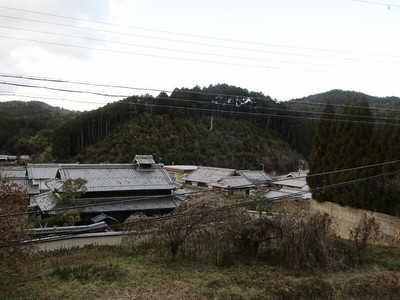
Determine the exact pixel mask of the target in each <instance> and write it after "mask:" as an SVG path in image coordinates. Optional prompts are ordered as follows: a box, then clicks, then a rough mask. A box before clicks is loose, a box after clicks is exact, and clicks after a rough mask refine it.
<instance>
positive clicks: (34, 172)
mask: <svg viewBox="0 0 400 300" xmlns="http://www.w3.org/2000/svg"><path fill="white" fill-rule="evenodd" d="M26 169H27V171H28V178H29V179H50V178H55V177H56V173H57V170H58V164H28V165H27V167H26Z"/></svg>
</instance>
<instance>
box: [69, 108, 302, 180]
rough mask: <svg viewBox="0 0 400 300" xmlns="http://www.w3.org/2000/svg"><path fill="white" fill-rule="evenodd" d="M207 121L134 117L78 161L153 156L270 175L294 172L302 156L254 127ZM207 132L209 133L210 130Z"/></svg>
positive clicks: (247, 124) (180, 162)
mask: <svg viewBox="0 0 400 300" xmlns="http://www.w3.org/2000/svg"><path fill="white" fill-rule="evenodd" d="M212 122H213V126H212V129H211V126H210V124H211V117H196V118H195V117H193V118H182V117H171V116H169V115H151V116H146V115H142V116H136V117H134V118H132V119H131V120H130V121H127V122H123V123H121V124H120V125H118V126H116V127H115V128H114V130H112V131H111V132H109V133H108V134H107V135H106V136H105V137H104V138H102V139H101V140H100V141H98V142H97V143H94V144H93V145H90V146H88V147H86V148H85V149H83V151H81V152H80V153H79V154H78V155H77V157H76V159H77V160H78V161H85V162H90V163H96V162H111V163H115V162H130V161H132V159H133V156H134V155H135V154H147V153H150V154H153V155H154V157H155V159H156V160H157V161H160V162H163V163H165V164H172V163H175V164H195V165H210V166H218V167H231V168H238V169H260V168H261V164H264V166H265V167H266V169H267V170H268V171H273V170H275V171H281V172H282V171H288V170H291V169H295V168H296V167H297V165H298V160H299V159H300V158H301V156H300V155H299V154H298V153H296V151H294V150H293V149H291V147H289V145H288V144H287V143H286V142H284V141H283V140H281V139H279V138H277V137H276V136H274V135H273V134H272V133H271V132H268V131H265V130H263V128H261V127H259V126H257V124H254V123H251V122H246V121H244V120H230V119H225V118H214V119H213V121H212ZM210 129H211V130H210Z"/></svg>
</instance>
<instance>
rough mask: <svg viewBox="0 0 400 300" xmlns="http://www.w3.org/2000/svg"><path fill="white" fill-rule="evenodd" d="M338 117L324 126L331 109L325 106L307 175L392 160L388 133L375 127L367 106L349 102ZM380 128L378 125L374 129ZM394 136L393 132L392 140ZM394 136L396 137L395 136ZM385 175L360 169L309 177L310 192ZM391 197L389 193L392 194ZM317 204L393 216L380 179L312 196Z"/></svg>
mask: <svg viewBox="0 0 400 300" xmlns="http://www.w3.org/2000/svg"><path fill="white" fill-rule="evenodd" d="M348 104H351V105H349V106H347V107H346V108H345V109H344V110H343V111H341V112H340V114H337V116H336V122H331V123H329V122H327V121H326V119H327V118H329V116H332V114H331V113H332V112H333V109H332V107H331V106H330V105H329V104H328V105H327V107H326V108H325V112H326V114H324V116H323V117H322V118H321V121H320V122H319V125H318V128H317V134H316V136H315V138H314V143H313V149H312V152H311V155H310V160H309V165H310V174H316V173H323V172H329V171H334V170H341V169H348V168H355V167H360V166H366V165H371V164H377V163H380V162H383V161H385V159H386V160H395V159H396V158H395V157H394V156H395V155H394V152H395V151H394V147H395V146H394V144H391V143H390V142H388V140H387V139H388V136H387V135H385V137H383V136H382V135H383V134H384V133H385V132H386V133H387V132H388V130H384V129H382V128H380V129H379V128H378V127H375V128H374V125H373V123H372V122H373V119H372V118H371V117H372V114H371V111H370V109H369V105H368V102H367V101H366V100H365V99H361V100H353V101H352V102H351V103H348ZM375 126H381V125H375ZM395 134H396V133H395V132H393V133H392V136H394V135H395ZM397 134H398V133H397ZM385 171H387V167H374V168H364V169H361V170H352V171H347V172H338V173H333V174H330V175H325V176H315V177H309V178H308V180H307V181H308V183H309V185H310V187H311V188H317V187H323V186H326V185H330V184H336V183H342V182H348V181H352V180H356V179H360V178H367V177H370V176H374V175H377V174H381V173H384V172H385ZM392 195H393V193H392ZM313 196H314V198H315V199H316V200H318V201H331V202H335V203H338V204H341V205H348V206H351V207H356V208H362V209H368V210H373V211H380V212H383V213H389V214H396V211H397V208H396V207H398V205H397V203H396V202H395V201H396V200H395V199H394V198H393V196H391V195H390V193H388V192H387V189H385V185H384V180H383V179H371V180H366V181H362V182H360V183H355V184H351V185H348V186H343V187H339V188H335V189H330V190H326V191H320V192H318V193H314V195H313Z"/></svg>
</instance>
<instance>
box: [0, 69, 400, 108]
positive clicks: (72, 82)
mask: <svg viewBox="0 0 400 300" xmlns="http://www.w3.org/2000/svg"><path fill="white" fill-rule="evenodd" d="M0 77H6V78H15V79H27V80H34V81H45V82H54V83H67V84H78V85H89V86H96V87H106V88H118V89H128V90H138V91H151V92H160V93H161V92H165V93H173V92H183V93H186V94H195V95H207V96H218V97H219V96H222V97H232V98H237V97H246V98H248V99H253V100H264V101H273V100H272V99H270V97H268V96H264V97H259V96H241V95H237V94H223V93H217V92H204V91H193V90H187V89H177V88H176V89H174V90H168V89H160V88H146V87H134V86H127V85H117V84H102V83H93V82H87V81H76V80H66V79H59V78H45V77H39V76H33V75H16V74H7V73H0ZM130 96H131V95H129V96H123V97H130ZM327 98H329V96H327ZM293 103H295V104H309V105H316V106H321V105H322V106H326V103H319V102H310V101H302V100H301V99H299V100H296V101H294V102H293ZM331 105H332V106H335V107H349V108H365V107H364V106H358V105H349V104H333V103H332V104H331ZM369 109H370V110H383V111H388V110H389V111H397V112H400V109H392V108H379V107H369Z"/></svg>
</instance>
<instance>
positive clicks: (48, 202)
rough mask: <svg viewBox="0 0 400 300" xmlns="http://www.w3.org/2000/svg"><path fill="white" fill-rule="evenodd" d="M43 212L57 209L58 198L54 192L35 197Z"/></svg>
mask: <svg viewBox="0 0 400 300" xmlns="http://www.w3.org/2000/svg"><path fill="white" fill-rule="evenodd" d="M33 200H35V202H36V203H37V205H38V206H39V208H40V210H41V211H50V210H52V209H53V208H54V207H56V203H57V197H56V195H54V194H53V193H52V192H46V193H42V194H39V195H36V196H35V197H33Z"/></svg>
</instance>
